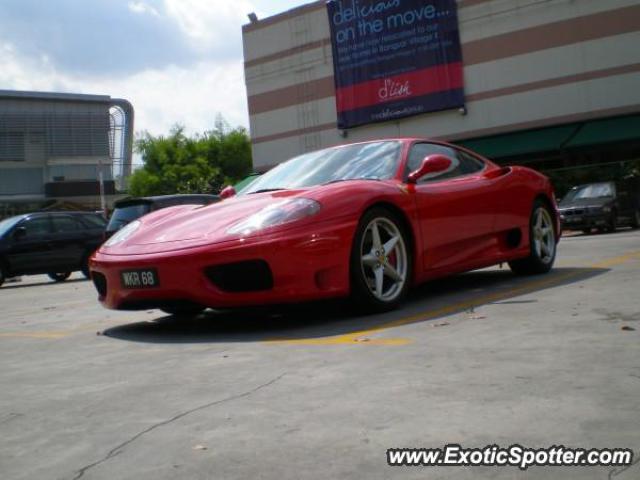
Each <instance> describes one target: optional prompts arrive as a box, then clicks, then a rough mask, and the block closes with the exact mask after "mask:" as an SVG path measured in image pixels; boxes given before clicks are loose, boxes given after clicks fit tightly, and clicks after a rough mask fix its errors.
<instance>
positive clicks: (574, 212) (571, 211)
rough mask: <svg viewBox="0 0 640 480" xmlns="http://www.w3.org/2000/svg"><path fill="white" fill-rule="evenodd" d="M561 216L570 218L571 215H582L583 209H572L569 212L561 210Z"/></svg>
mask: <svg viewBox="0 0 640 480" xmlns="http://www.w3.org/2000/svg"><path fill="white" fill-rule="evenodd" d="M562 214H563V215H565V216H567V217H570V216H571V215H584V209H582V208H572V209H571V210H563V211H562Z"/></svg>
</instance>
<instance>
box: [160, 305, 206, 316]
mask: <svg viewBox="0 0 640 480" xmlns="http://www.w3.org/2000/svg"><path fill="white" fill-rule="evenodd" d="M160 310H161V311H163V312H164V313H168V314H169V315H176V316H178V317H195V316H196V315H199V314H201V313H202V312H204V311H205V310H206V308H205V307H203V306H201V305H195V304H184V305H172V306H166V307H162V308H161V309H160Z"/></svg>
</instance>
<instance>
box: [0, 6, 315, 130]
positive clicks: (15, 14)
mask: <svg viewBox="0 0 640 480" xmlns="http://www.w3.org/2000/svg"><path fill="white" fill-rule="evenodd" d="M301 3H304V2H303V1H302V0H234V1H229V0H119V1H115V0H113V1H112V0H108V1H107V0H105V1H103V2H98V3H96V4H92V6H91V7H87V8H79V5H81V4H82V5H88V4H85V2H76V1H75V0H59V1H58V2H56V4H55V6H54V5H53V3H51V4H50V3H48V2H41V1H40V0H15V1H13V2H7V3H3V2H2V0H0V13H3V14H2V15H0V65H1V66H2V67H1V68H0V88H9V89H15V90H37V91H54V92H73V93H88V94H97V95H110V96H111V97H114V98H125V99H127V100H129V101H131V102H132V104H133V106H134V108H135V114H136V119H135V129H136V130H137V131H140V130H147V131H149V132H151V133H153V134H161V133H167V132H168V130H169V128H170V127H171V126H172V125H173V124H175V123H181V124H183V125H185V126H186V127H187V129H188V130H189V131H190V132H202V131H204V130H207V129H211V128H213V126H214V121H215V117H216V114H217V113H218V112H219V113H221V114H222V115H223V116H224V117H225V118H226V120H227V121H228V122H229V123H230V124H231V125H232V126H236V125H242V126H245V127H247V126H248V123H249V122H248V114H247V105H246V102H247V100H246V89H245V85H244V78H243V66H242V61H243V59H242V47H241V45H242V33H241V26H242V25H243V24H245V23H248V19H247V17H246V15H247V13H249V12H252V11H253V12H256V13H257V14H258V16H259V17H260V18H264V16H265V15H266V14H274V13H277V12H279V11H283V10H285V9H286V8H290V7H292V6H294V5H295V4H298V5H299V4H301ZM9 6H11V8H7V7H9ZM45 7H46V8H45ZM3 9H4V10H3ZM114 29H116V30H114ZM114 32H117V34H114ZM105 38H110V39H112V41H105Z"/></svg>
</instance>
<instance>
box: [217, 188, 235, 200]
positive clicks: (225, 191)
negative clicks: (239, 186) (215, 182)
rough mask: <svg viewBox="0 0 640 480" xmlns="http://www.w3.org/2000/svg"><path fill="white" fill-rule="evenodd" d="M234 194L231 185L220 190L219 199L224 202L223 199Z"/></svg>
mask: <svg viewBox="0 0 640 480" xmlns="http://www.w3.org/2000/svg"><path fill="white" fill-rule="evenodd" d="M235 194H236V189H235V188H233V187H232V186H231V185H227V186H226V187H224V188H223V189H222V190H220V198H221V199H222V200H224V199H225V198H229V197H233V196H235Z"/></svg>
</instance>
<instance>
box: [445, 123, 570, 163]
mask: <svg viewBox="0 0 640 480" xmlns="http://www.w3.org/2000/svg"><path fill="white" fill-rule="evenodd" d="M578 128H579V124H571V125H563V126H560V127H551V128H541V129H538V130H527V131H525V132H516V133H507V134H503V135H494V136H491V137H483V138H476V139H470V140H463V141H460V142H457V143H458V144H459V145H462V146H463V147H467V148H469V149H470V150H473V151H475V152H478V153H479V154H481V155H484V156H485V157H488V158H501V157H514V156H516V155H525V154H528V153H542V152H553V151H556V150H560V148H561V147H562V145H563V143H564V142H566V141H567V140H568V139H569V138H570V137H571V135H573V134H574V133H575V132H576V130H577V129H578Z"/></svg>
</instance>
